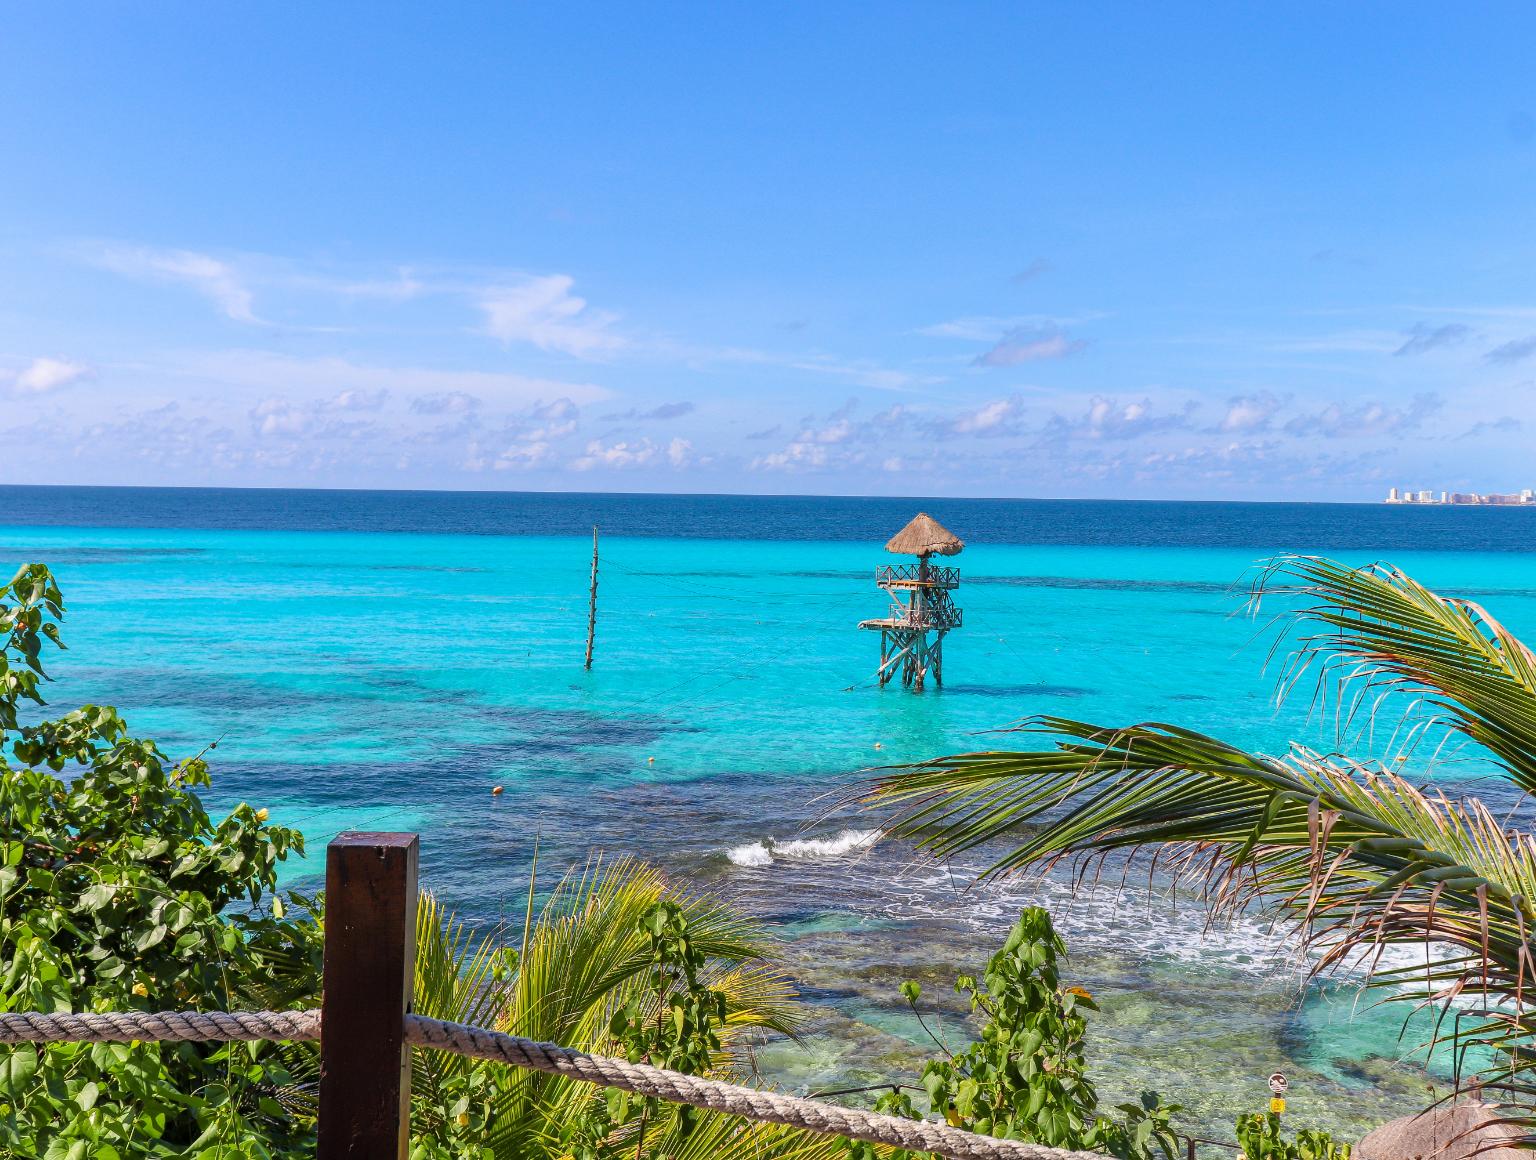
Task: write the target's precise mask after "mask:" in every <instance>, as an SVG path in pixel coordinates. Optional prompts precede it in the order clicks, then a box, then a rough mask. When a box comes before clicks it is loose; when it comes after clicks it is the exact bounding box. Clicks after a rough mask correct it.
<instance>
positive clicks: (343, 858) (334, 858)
mask: <svg viewBox="0 0 1536 1160" xmlns="http://www.w3.org/2000/svg"><path fill="white" fill-rule="evenodd" d="M418 851H419V840H418V838H417V836H416V835H415V834H361V833H346V834H340V835H338V836H337V837H336V839H335V841H333V842H332V843H331V844H330V846H329V847H328V848H327V850H326V860H325V974H324V979H323V993H322V995H321V1000H320V1002H321V1035H322V1040H321V1045H320V1145H319V1148H318V1150H317V1151H316V1153H315V1155H316V1157H317V1160H406V1156H407V1153H408V1151H409V1144H410V1117H411V1050H410V1047H409V1046H407V1045H406V1042H405V1014H406V1012H407V1011H409V1010H410V1008H411V988H412V985H413V982H414V976H415V960H416V865H417V858H418Z"/></svg>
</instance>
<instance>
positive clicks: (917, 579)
mask: <svg viewBox="0 0 1536 1160" xmlns="http://www.w3.org/2000/svg"><path fill="white" fill-rule="evenodd" d="M875 583H876V584H878V585H882V586H883V585H887V584H901V585H907V584H920V585H922V586H923V587H925V588H958V587H960V569H959V568H944V567H940V566H938V565H936V564H930V565H928V567H927V569H926V570H924V568H923V566H922V565H921V564H883V565H881V566H880V567H879V568H876V569H875Z"/></svg>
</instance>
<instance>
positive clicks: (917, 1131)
mask: <svg viewBox="0 0 1536 1160" xmlns="http://www.w3.org/2000/svg"><path fill="white" fill-rule="evenodd" d="M404 1030H405V1041H406V1042H407V1043H410V1044H413V1045H415V1046H418V1047H431V1048H435V1049H437V1050H439V1051H449V1052H453V1053H454V1054H456V1055H464V1056H468V1057H470V1058H473V1059H485V1060H490V1061H492V1062H497V1063H507V1064H511V1065H512V1066H514V1067H521V1068H526V1069H529V1070H532V1071H541V1072H546V1073H548V1074H550V1075H560V1076H565V1077H566V1078H568V1079H575V1080H580V1081H582V1082H584V1083H590V1084H595V1085H597V1086H599V1087H610V1088H620V1089H622V1090H624V1091H631V1092H636V1093H638V1094H640V1095H645V1096H654V1097H656V1098H658V1099H662V1100H666V1101H668V1102H670V1103H678V1104H688V1105H689V1106H691V1107H695V1108H707V1109H710V1110H712V1111H718V1112H725V1113H727V1114H730V1115H735V1116H742V1117H745V1118H746V1119H750V1120H758V1121H762V1122H766V1123H773V1124H785V1125H788V1126H789V1127H794V1128H805V1129H807V1130H809V1131H813V1132H822V1133H827V1134H830V1135H836V1136H845V1137H848V1138H850V1139H855V1140H868V1141H871V1142H873V1143H877V1144H891V1145H894V1146H895V1147H898V1148H908V1149H914V1150H917V1151H921V1152H934V1153H937V1154H938V1155H940V1156H945V1157H949V1158H950V1160H1104V1157H1102V1156H1101V1155H1099V1154H1098V1153H1095V1152H1069V1151H1066V1150H1064V1149H1060V1148H1047V1147H1044V1146H1042V1145H1039V1144H1026V1143H1024V1142H1022V1141H1019V1140H1000V1139H997V1138H995V1137H992V1136H981V1135H977V1134H976V1133H974V1132H967V1131H964V1130H962V1129H960V1128H952V1127H950V1126H949V1125H947V1124H941V1123H936V1122H934V1121H930V1120H904V1119H901V1118H900V1117H897V1116H886V1115H881V1114H879V1113H877V1112H869V1111H864V1110H863V1109H860V1108H845V1107H841V1106H839V1105H837V1104H827V1103H822V1102H820V1101H818V1100H813V1099H807V1098H804V1097H801V1096H790V1095H784V1094H782V1093H779V1092H771V1091H761V1090H759V1089H757V1088H750V1087H744V1086H742V1085H740V1084H733V1083H725V1082H723V1081H721V1080H713V1079H704V1078H702V1077H700V1076H696V1075H684V1074H683V1073H682V1072H676V1071H668V1070H666V1069H665V1068H660V1067H652V1066H651V1065H650V1064H645V1063H630V1062H629V1061H628V1060H624V1059H614V1058H612V1057H609V1056H603V1055H592V1054H589V1053H588V1052H585V1051H577V1050H575V1049H574V1048H570V1047H560V1046H558V1045H556V1044H553V1043H540V1042H539V1041H537V1040H534V1039H524V1038H522V1037H521V1036H517V1035H506V1034H503V1033H502V1032H499V1031H488V1030H486V1029H485V1028H483V1027H469V1026H466V1025H464V1024H461V1023H449V1022H445V1021H443V1020H440V1019H428V1018H426V1017H425V1016H422V1015H406V1016H405V1029H404ZM319 1039H320V1012H319V1011H158V1012H147V1011H110V1012H84V1013H79V1014H74V1013H60V1014H44V1013H39V1012H27V1013H20V1014H17V1013H10V1014H0V1044H5V1043H11V1044H14V1043H80V1042H97V1043H130V1042H135V1041H137V1042H157V1043H192V1042H218V1043H228V1042H235V1041H253V1040H287V1041H291V1042H300V1041H307V1042H314V1041H316V1040H319Z"/></svg>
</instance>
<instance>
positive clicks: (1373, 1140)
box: [1353, 1100, 1531, 1160]
mask: <svg viewBox="0 0 1536 1160" xmlns="http://www.w3.org/2000/svg"><path fill="white" fill-rule="evenodd" d="M1522 1135H1523V1133H1522V1132H1521V1130H1520V1129H1519V1128H1518V1127H1516V1126H1515V1125H1513V1124H1509V1123H1504V1122H1502V1121H1501V1120H1500V1119H1499V1113H1498V1109H1497V1108H1494V1107H1492V1106H1490V1105H1488V1104H1485V1103H1483V1102H1481V1101H1480V1100H1473V1101H1471V1102H1468V1103H1462V1104H1442V1105H1440V1106H1439V1107H1435V1108H1430V1109H1429V1111H1427V1112H1421V1113H1420V1114H1419V1115H1417V1116H1404V1117H1403V1118H1402V1119H1400V1120H1390V1121H1388V1122H1387V1123H1385V1124H1383V1125H1381V1127H1379V1128H1373V1129H1372V1130H1371V1131H1369V1132H1367V1133H1366V1134H1365V1137H1364V1138H1363V1139H1362V1140H1361V1141H1360V1143H1359V1144H1358V1145H1357V1146H1356V1147H1355V1150H1354V1156H1353V1160H1529V1157H1530V1155H1531V1154H1530V1152H1528V1151H1526V1150H1525V1149H1523V1148H1517V1147H1516V1146H1515V1142H1516V1141H1517V1140H1519V1139H1520V1138H1521V1137H1522Z"/></svg>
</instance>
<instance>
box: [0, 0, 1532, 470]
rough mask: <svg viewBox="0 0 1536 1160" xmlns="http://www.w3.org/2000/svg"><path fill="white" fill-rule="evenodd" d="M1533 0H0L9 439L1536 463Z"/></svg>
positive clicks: (462, 466)
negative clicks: (927, 0) (641, 0)
mask: <svg viewBox="0 0 1536 1160" xmlns="http://www.w3.org/2000/svg"><path fill="white" fill-rule="evenodd" d="M1532 44H1536V7H1532V6H1530V5H1529V4H1523V3H1522V4H1513V3H1511V4H1498V3H1470V4H1465V5H1454V6H1447V5H1444V4H1439V3H1436V4H1428V3H1377V4H1373V3H1351V4H1346V5H1339V4H1335V3H1326V4H1325V3H1304V2H1297V3H1291V4H1285V5H1274V4H1257V3H1241V2H1234V3H1225V4H1215V3H1205V4H1179V3H1166V4H1157V5H1146V4H1132V3H1096V4H1062V3H1049V4H1047V3H1030V2H1024V0H1018V2H1014V3H1005V4H987V3H959V2H957V3H947V4H899V3H880V4H875V3H842V2H834V3H828V4H819V5H811V4H799V5H796V4H767V3H760V4H747V3H741V4H697V5H693V4H680V3H668V2H658V3H654V4H640V5H619V4H602V5H599V4H591V3H582V2H573V3H561V4H555V3H539V4H522V3H511V2H508V0H497V2H495V3H477V2H469V0H461V2H447V0H445V2H444V3H440V4H432V5H425V4H396V3H388V2H377V0H375V2H371V3H368V4H361V3H348V2H340V0H336V2H331V0H327V2H326V3H321V4H313V3H311V4H298V3H286V2H281V0H263V3H260V4H239V5H237V4H233V3H220V2H212V3H210V2H209V0H199V2H197V3H184V2H172V0H164V2H159V3H155V4H152V5H125V4H121V3H117V2H115V0H114V2H111V3H95V4H93V3H64V4H41V3H22V2H12V3H10V4H5V5H3V6H0V464H3V470H0V481H3V482H12V483H18V482H35V483H99V484H166V485H221V486H222V485H228V486H262V487H269V486H287V487H366V488H456V489H470V490H490V489H498V490H500V489H504V490H576V491H649V492H751V493H759V492H760V493H810V494H869V495H885V494H891V495H969V496H1043V497H1078V496H1080V497H1119V496H1126V497H1136V498H1192V499H1193V498H1214V499H1273V500H1376V499H1379V498H1381V497H1382V496H1383V495H1384V494H1385V491H1386V488H1387V487H1389V486H1392V485H1397V486H1405V487H1412V488H1434V489H1440V488H1449V489H1453V490H1456V489H1459V490H1478V491H1490V490H1512V489H1518V488H1522V487H1536V455H1533V454H1532V453H1531V447H1532V440H1533V438H1536V69H1533V68H1532V67H1531V52H1530V47H1531V45H1532Z"/></svg>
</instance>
